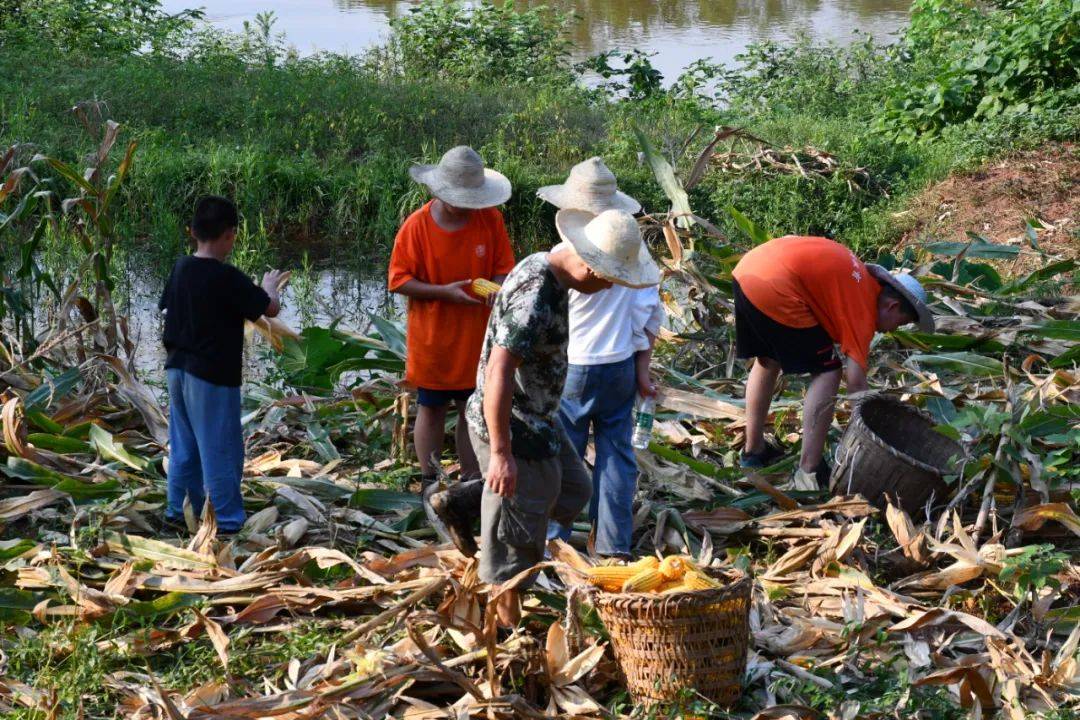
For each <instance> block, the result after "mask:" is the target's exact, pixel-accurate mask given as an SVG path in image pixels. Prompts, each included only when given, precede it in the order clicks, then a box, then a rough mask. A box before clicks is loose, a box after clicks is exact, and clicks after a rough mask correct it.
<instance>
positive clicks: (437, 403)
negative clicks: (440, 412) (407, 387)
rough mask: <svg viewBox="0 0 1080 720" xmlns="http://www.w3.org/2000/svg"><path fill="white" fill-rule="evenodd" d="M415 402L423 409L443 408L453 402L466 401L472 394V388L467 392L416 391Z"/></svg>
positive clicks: (423, 389)
mask: <svg viewBox="0 0 1080 720" xmlns="http://www.w3.org/2000/svg"><path fill="white" fill-rule="evenodd" d="M416 394H417V396H418V397H417V399H416V402H417V404H419V405H423V406H424V407H445V406H447V405H449V404H450V403H451V402H454V401H455V400H468V399H469V396H470V395H472V394H473V388H469V389H468V390H429V389H428V388H417V389H416Z"/></svg>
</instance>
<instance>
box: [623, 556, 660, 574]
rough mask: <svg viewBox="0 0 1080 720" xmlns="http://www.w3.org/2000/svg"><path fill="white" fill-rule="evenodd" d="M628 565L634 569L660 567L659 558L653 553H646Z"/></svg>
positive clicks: (654, 568)
mask: <svg viewBox="0 0 1080 720" xmlns="http://www.w3.org/2000/svg"><path fill="white" fill-rule="evenodd" d="M629 567H632V568H634V569H636V570H656V569H658V568H659V567H660V559H659V558H658V557H656V556H654V555H646V556H645V557H643V558H641V559H640V560H637V561H635V562H632V563H630V565H629Z"/></svg>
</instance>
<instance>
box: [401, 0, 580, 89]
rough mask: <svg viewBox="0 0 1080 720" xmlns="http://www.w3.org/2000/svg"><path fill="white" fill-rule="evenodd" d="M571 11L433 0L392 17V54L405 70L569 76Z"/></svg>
mask: <svg viewBox="0 0 1080 720" xmlns="http://www.w3.org/2000/svg"><path fill="white" fill-rule="evenodd" d="M568 23H569V16H568V15H565V14H562V13H558V12H555V11H553V10H550V9H548V8H546V7H538V8H534V9H532V10H526V11H523V12H518V11H516V10H515V9H514V4H513V2H512V1H511V0H507V2H505V3H503V4H502V5H496V4H494V3H490V2H481V3H478V4H475V5H469V6H466V5H464V4H463V3H461V2H458V1H457V0H434V1H433V2H425V3H421V4H420V5H418V6H417V7H414V8H412V9H411V10H410V11H409V14H408V15H406V16H404V17H402V18H398V19H395V20H392V21H391V23H390V26H391V28H392V29H393V37H392V40H391V44H390V47H389V48H388V50H389V53H388V54H389V58H390V61H391V62H392V64H393V66H394V67H395V69H397V70H398V71H400V72H403V73H404V74H406V75H414V76H421V77H440V78H449V79H456V80H469V81H472V80H511V81H516V82H530V81H538V80H550V79H552V78H553V77H559V78H562V79H563V80H568V79H569V78H570V75H569V73H568V72H567V68H566V62H565V61H566V58H567V57H568V56H569V53H570V40H569V37H568V35H567V26H568Z"/></svg>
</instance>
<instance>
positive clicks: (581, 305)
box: [554, 243, 665, 365]
mask: <svg viewBox="0 0 1080 720" xmlns="http://www.w3.org/2000/svg"><path fill="white" fill-rule="evenodd" d="M563 244H565V243H563ZM560 247H562V244H561V245H558V246H556V247H555V248H554V249H556V250H557V249H559V248H560ZM664 317H665V314H664V310H663V307H662V306H661V304H660V291H659V288H657V287H656V286H653V287H647V288H640V289H637V288H628V287H623V286H622V285H614V286H612V287H611V288H610V289H608V290H601V291H600V292H598V293H594V294H592V295H583V294H582V293H579V292H578V291H576V290H570V343H569V345H568V347H567V351H566V352H567V356H568V359H569V361H570V364H572V365H604V364H606V363H615V362H621V361H623V360H625V359H626V358H628V357H630V356H631V355H633V354H634V353H636V352H639V351H641V350H648V349H649V338H648V337H647V336H646V335H645V331H646V330H648V332H649V333H651V334H652V335H653V336H656V335H657V333H659V332H660V326H661V325H662V324H663V322H664Z"/></svg>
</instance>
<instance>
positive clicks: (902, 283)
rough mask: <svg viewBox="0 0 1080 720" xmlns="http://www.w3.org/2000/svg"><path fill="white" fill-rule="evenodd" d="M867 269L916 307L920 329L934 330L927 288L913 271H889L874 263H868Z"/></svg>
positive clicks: (924, 330)
mask: <svg viewBox="0 0 1080 720" xmlns="http://www.w3.org/2000/svg"><path fill="white" fill-rule="evenodd" d="M866 269H867V270H869V271H870V274H871V275H873V276H874V277H875V278H876V279H877V281H878V282H883V283H886V284H887V285H889V286H890V287H892V288H893V289H895V290H896V291H897V292H898V293H900V294H901V295H903V296H904V299H905V300H907V301H908V302H909V303H911V306H912V307H913V308H915V313H916V314H917V315H918V316H919V317H918V324H919V329H920V330H922V331H923V332H927V333H932V332H934V315H933V313H931V312H930V308H929V307H927V303H928V302H929V300H928V299H927V297H926V290H924V289H923V286H922V284H921V283H920V282H919V281H918V280H916V279H915V277H914V276H913V275H911V273H906V272H900V271H897V272H889V271H888V270H886V269H885V268H883V267H881V266H880V265H874V264H872V263H867V264H866Z"/></svg>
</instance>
